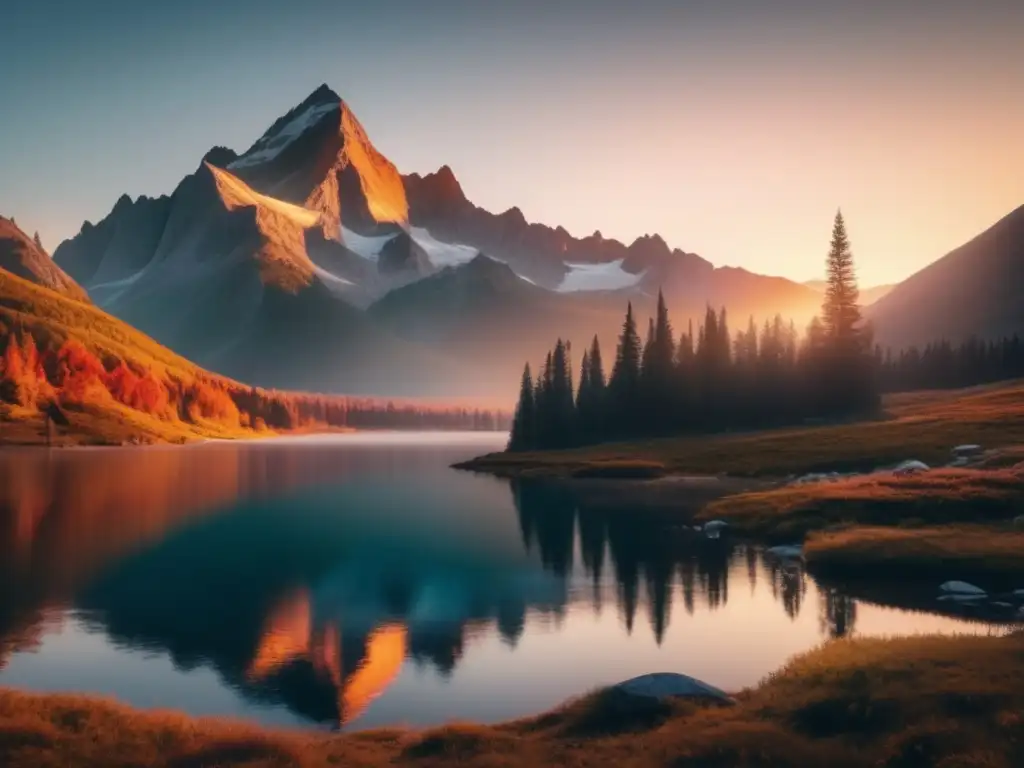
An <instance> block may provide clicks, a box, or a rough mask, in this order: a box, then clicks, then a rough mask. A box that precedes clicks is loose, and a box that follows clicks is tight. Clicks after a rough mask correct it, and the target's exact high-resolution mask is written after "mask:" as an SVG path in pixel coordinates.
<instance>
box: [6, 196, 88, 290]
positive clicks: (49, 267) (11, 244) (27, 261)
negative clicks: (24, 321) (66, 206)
mask: <svg viewBox="0 0 1024 768" xmlns="http://www.w3.org/2000/svg"><path fill="white" fill-rule="evenodd" d="M4 272H9V273H10V274H12V275H17V276H18V277H20V278H23V279H25V280H28V281H29V282H32V283H36V284H37V285H42V286H44V287H46V288H49V289H50V290H53V291H57V292H58V293H62V294H64V295H65V296H67V297H69V298H72V299H76V300H78V301H85V302H87V301H89V298H88V296H86V293H85V291H84V290H82V288H81V287H80V286H79V285H78V283H76V282H75V281H74V280H72V279H71V278H70V277H69V276H68V274H67V273H66V272H65V271H64V270H62V269H61V268H60V267H58V266H57V265H56V264H55V263H54V261H53V259H51V258H50V257H49V255H48V254H47V253H46V252H45V251H44V250H43V249H41V248H40V247H39V246H37V245H36V244H35V242H34V241H33V239H32V238H30V237H29V236H28V235H27V234H25V233H24V232H22V231H21V229H20V228H19V227H18V225H17V224H16V223H15V222H14V219H6V218H4V217H3V216H0V276H2V275H3V273H4Z"/></svg>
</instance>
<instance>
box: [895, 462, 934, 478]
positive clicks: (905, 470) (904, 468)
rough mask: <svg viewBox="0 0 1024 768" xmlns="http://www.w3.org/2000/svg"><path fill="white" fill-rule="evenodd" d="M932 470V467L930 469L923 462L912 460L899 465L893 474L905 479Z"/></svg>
mask: <svg viewBox="0 0 1024 768" xmlns="http://www.w3.org/2000/svg"><path fill="white" fill-rule="evenodd" d="M930 469H931V467H929V466H928V465H927V464H925V463H924V462H923V461H917V460H916V459H911V460H910V461H904V462H903V463H901V464H899V465H897V467H896V468H895V469H894V470H893V471H892V473H893V474H894V475H897V476H898V477H904V476H906V475H916V474H917V473H918V472H927V471H929V470H930Z"/></svg>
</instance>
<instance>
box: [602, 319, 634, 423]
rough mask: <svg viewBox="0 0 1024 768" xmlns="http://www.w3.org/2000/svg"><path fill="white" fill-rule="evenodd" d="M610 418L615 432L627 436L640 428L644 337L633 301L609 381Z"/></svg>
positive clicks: (624, 322)
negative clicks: (641, 354)
mask: <svg viewBox="0 0 1024 768" xmlns="http://www.w3.org/2000/svg"><path fill="white" fill-rule="evenodd" d="M608 395H609V397H608V403H607V405H608V417H609V418H608V419H607V420H606V423H607V424H608V425H609V427H610V428H611V430H612V432H613V433H614V434H617V435H624V434H628V433H630V431H632V430H635V428H636V423H635V422H636V417H637V412H638V407H639V401H640V336H639V334H637V332H636V320H635V319H634V317H633V304H632V302H630V303H629V304H628V305H627V307H626V319H625V320H624V321H623V323H622V335H621V336H619V346H618V349H617V350H616V354H615V365H614V367H613V368H612V375H611V379H610V381H609V382H608Z"/></svg>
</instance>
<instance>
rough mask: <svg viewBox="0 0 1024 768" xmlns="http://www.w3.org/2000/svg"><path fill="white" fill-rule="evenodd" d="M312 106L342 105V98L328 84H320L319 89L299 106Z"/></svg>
mask: <svg viewBox="0 0 1024 768" xmlns="http://www.w3.org/2000/svg"><path fill="white" fill-rule="evenodd" d="M312 104H341V96H339V95H338V94H337V93H335V92H334V91H333V90H332V89H331V88H330V86H328V85H327V83H320V85H319V87H317V89H316V90H315V91H313V92H312V93H311V94H309V96H307V97H306V99H305V101H303V102H302V104H300V105H299V106H300V107H301V106H303V105H307V106H308V105H312Z"/></svg>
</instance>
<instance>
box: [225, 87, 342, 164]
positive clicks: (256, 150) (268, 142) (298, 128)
mask: <svg viewBox="0 0 1024 768" xmlns="http://www.w3.org/2000/svg"><path fill="white" fill-rule="evenodd" d="M339 109H341V105H340V104H337V103H334V104H316V105H313V106H311V107H309V108H308V109H306V110H305V111H303V112H300V113H299V114H298V115H296V116H295V117H293V118H292V119H291V120H289V121H288V122H287V123H285V124H284V125H282V126H281V127H280V128H279V129H278V130H277V132H276V133H269V132H268V133H265V134H263V136H261V137H260V138H259V140H258V141H257V142H256V143H255V144H254V145H253V147H252V149H250V150H249V151H248V152H246V153H245V154H244V155H242V156H241V157H240V158H238V159H237V160H235V162H233V163H231V164H230V165H229V166H228V168H230V169H232V170H234V169H235V168H250V167H252V166H254V165H260V164H261V163H266V162H269V161H271V160H273V159H274V158H275V157H277V156H278V155H279V154H281V152H282V151H283V150H284V148H285V147H287V146H288V145H289V144H291V143H292V142H293V141H295V139H297V138H299V136H301V135H302V134H304V133H305V132H306V131H308V130H309V129H310V128H312V127H313V126H314V125H316V124H317V123H318V122H320V120H321V119H322V118H323V117H324V116H325V115H328V114H330V113H331V112H336V111H338V110H339Z"/></svg>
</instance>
